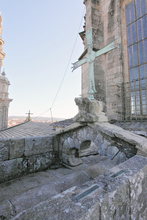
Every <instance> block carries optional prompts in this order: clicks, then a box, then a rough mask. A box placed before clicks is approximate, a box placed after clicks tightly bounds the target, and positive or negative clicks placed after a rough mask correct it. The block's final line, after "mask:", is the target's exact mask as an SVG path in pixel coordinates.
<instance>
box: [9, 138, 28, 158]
mask: <svg viewBox="0 0 147 220" xmlns="http://www.w3.org/2000/svg"><path fill="white" fill-rule="evenodd" d="M24 150H25V140H24V139H15V140H14V139H12V141H11V146H10V156H9V158H10V159H15V158H20V157H22V156H23V155H24Z"/></svg>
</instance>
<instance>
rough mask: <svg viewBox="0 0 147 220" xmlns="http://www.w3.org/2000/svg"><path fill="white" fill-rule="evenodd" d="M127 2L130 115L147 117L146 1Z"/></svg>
mask: <svg viewBox="0 0 147 220" xmlns="http://www.w3.org/2000/svg"><path fill="white" fill-rule="evenodd" d="M126 2H127V1H126ZM128 2H129V3H128V4H126V6H125V13H126V25H127V29H126V31H127V50H128V59H129V61H128V67H129V80H130V93H131V94H130V96H131V114H132V115H137V116H139V115H142V116H145V115H147V0H132V1H128Z"/></svg>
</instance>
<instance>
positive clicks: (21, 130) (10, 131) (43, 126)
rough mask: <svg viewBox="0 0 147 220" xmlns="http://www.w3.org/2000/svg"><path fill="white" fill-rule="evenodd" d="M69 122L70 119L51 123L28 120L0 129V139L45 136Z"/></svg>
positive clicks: (70, 121) (70, 122)
mask: <svg viewBox="0 0 147 220" xmlns="http://www.w3.org/2000/svg"><path fill="white" fill-rule="evenodd" d="M70 124H72V119H68V120H64V121H61V122H56V123H52V124H49V123H42V122H33V121H29V122H25V123H22V124H19V125H16V126H14V127H10V128H7V129H5V130H3V131H0V139H3V138H4V139H5V138H20V137H32V136H34V137H35V136H47V135H50V134H53V133H55V131H57V129H59V128H64V127H66V126H68V125H70Z"/></svg>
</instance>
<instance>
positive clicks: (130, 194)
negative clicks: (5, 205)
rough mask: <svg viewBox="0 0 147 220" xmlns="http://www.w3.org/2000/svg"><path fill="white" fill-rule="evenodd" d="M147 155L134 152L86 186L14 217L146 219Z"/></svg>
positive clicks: (95, 219) (104, 219) (76, 187)
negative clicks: (106, 173) (133, 155)
mask: <svg viewBox="0 0 147 220" xmlns="http://www.w3.org/2000/svg"><path fill="white" fill-rule="evenodd" d="M146 185H147V158H145V157H142V156H135V157H133V158H131V159H129V160H127V161H125V162H124V163H123V164H121V165H119V166H117V167H115V168H112V170H111V173H110V174H108V175H107V176H106V175H105V176H103V175H102V176H99V177H97V178H96V179H95V180H93V181H89V182H86V183H85V184H84V185H83V186H81V187H78V186H75V187H72V188H70V189H69V190H67V191H65V192H63V193H61V194H58V195H56V196H54V197H52V198H50V199H49V200H47V201H44V202H41V203H39V204H38V205H36V206H34V207H33V208H30V209H28V210H26V211H23V212H22V213H19V214H18V215H17V216H16V217H14V218H13V220H18V219H19V220H21V219H23V220H28V219H37V220H42V219H49V220H50V219H51V220H56V219H59V220H61V219H68V220H77V219H79V220H90V219H93V220H100V219H101V220H108V219H109V220H118V219H119V220H128V219H130V220H146V216H147V190H146Z"/></svg>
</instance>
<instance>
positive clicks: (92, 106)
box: [74, 98, 108, 123]
mask: <svg viewBox="0 0 147 220" xmlns="http://www.w3.org/2000/svg"><path fill="white" fill-rule="evenodd" d="M75 102H76V105H77V106H78V107H79V113H78V114H77V115H76V116H75V117H74V120H75V121H77V122H81V123H84V122H87V123H92V122H108V118H107V116H106V115H105V113H104V112H103V102H101V101H97V100H95V99H94V100H90V99H88V98H75Z"/></svg>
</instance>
